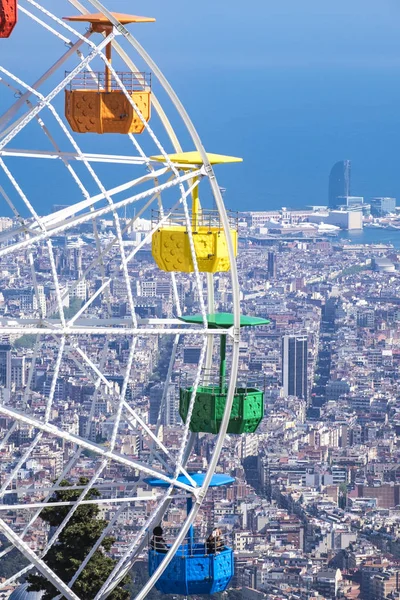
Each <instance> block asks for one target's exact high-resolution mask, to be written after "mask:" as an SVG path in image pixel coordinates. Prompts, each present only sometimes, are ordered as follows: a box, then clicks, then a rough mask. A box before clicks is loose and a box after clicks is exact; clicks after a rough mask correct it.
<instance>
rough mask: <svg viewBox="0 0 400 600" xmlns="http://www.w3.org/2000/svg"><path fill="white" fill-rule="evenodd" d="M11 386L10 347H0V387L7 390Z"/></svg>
mask: <svg viewBox="0 0 400 600" xmlns="http://www.w3.org/2000/svg"><path fill="white" fill-rule="evenodd" d="M10 385H11V346H10V345H9V344H1V345H0V386H4V387H5V388H7V389H9V388H10Z"/></svg>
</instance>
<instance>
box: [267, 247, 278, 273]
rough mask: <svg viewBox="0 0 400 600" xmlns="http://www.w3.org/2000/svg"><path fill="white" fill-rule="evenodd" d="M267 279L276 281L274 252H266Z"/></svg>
mask: <svg viewBox="0 0 400 600" xmlns="http://www.w3.org/2000/svg"><path fill="white" fill-rule="evenodd" d="M268 277H269V278H270V279H276V254H275V252H268Z"/></svg>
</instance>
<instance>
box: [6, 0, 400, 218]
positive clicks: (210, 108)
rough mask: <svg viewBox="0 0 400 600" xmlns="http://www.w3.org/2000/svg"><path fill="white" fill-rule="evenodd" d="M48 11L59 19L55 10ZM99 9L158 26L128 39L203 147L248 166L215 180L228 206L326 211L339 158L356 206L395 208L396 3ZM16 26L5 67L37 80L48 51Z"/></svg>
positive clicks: (281, 0)
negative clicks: (371, 202)
mask: <svg viewBox="0 0 400 600" xmlns="http://www.w3.org/2000/svg"><path fill="white" fill-rule="evenodd" d="M43 3H44V4H47V6H49V7H52V8H54V0H43ZM57 3H59V4H58V5H59V6H61V5H62V6H63V7H65V6H67V4H66V2H65V1H64V0H57ZM21 4H23V5H25V6H28V5H27V4H26V3H25V2H24V0H23V1H22V2H21ZM105 4H106V5H107V6H108V7H109V8H111V9H113V10H118V11H120V12H135V13H137V14H145V15H148V16H154V17H156V19H157V22H156V23H155V24H148V25H138V26H135V27H134V28H133V29H132V32H133V33H134V35H136V37H137V38H138V40H139V41H140V42H141V43H142V44H143V46H145V48H146V49H147V50H148V51H149V53H150V54H151V56H152V57H153V58H154V59H155V61H156V62H157V63H158V65H159V66H160V67H161V69H162V70H163V71H164V73H165V74H166V76H167V77H168V78H169V80H170V82H171V83H172V85H173V87H174V88H175V90H176V91H177V92H178V94H179V96H180V98H181V99H182V101H183V103H184V105H185V107H186V109H187V111H188V112H189V114H190V116H191V118H192V120H193V121H194V123H195V125H196V128H197V130H198V131H199V133H200V136H201V138H202V140H203V142H204V145H205V146H206V148H207V149H208V150H209V151H213V152H221V153H224V154H232V155H237V156H242V157H243V159H244V162H243V165H238V166H229V167H220V169H219V170H218V171H217V176H218V179H219V181H220V184H221V185H223V186H224V187H226V188H227V192H226V196H225V200H226V203H227V205H228V206H230V207H232V208H235V209H237V210H243V209H249V208H252V209H255V210H256V209H260V210H261V209H274V208H278V207H280V206H293V207H295V206H305V205H308V204H323V203H324V202H326V201H327V182H328V175H329V170H330V168H331V166H332V165H333V163H334V162H336V161H337V160H341V159H350V160H351V161H352V167H353V186H352V192H353V193H354V194H355V195H365V196H366V197H367V198H368V197H371V196H375V195H393V196H398V197H399V198H400V180H399V176H398V171H399V169H398V162H399V159H398V148H399V139H400V118H399V107H400V77H399V75H400V37H399V35H398V29H399V22H400V5H399V3H398V2H396V1H395V0H380V2H376V0H374V1H372V0H335V2H328V1H327V0H303V1H301V2H300V1H299V0H277V1H272V0H253V1H251V2H247V3H245V2H239V1H238V0H217V1H215V0H214V1H211V0H206V1H205V2H203V3H202V4H200V3H195V2H188V1H187V0H186V1H183V0H170V1H169V2H165V0H163V1H162V0H146V2H144V1H140V0H139V1H137V2H132V0H108V2H105ZM60 10H61V9H60ZM68 12H69V13H71V12H73V10H71V9H68ZM60 16H61V14H60ZM18 27H20V32H19V36H18V39H17V36H15V40H14V39H13V38H12V39H10V40H9V41H7V42H4V41H2V42H1V45H0V64H2V63H3V64H5V66H7V67H9V68H11V69H14V68H15V70H17V69H21V70H22V71H21V72H22V73H23V74H24V76H25V75H27V77H28V78H29V77H32V78H33V77H34V75H35V74H39V73H40V72H42V71H43V70H44V69H45V68H46V67H47V66H48V65H49V62H48V61H49V53H50V54H51V49H49V45H48V40H47V38H46V37H45V36H43V37H41V36H39V37H37V36H36V35H34V33H33V31H30V30H29V29H28V28H27V21H26V19H23V18H21V20H20V24H19V26H18ZM22 32H23V34H24V35H23V37H24V41H25V43H24V46H21V43H20V38H21V34H22ZM27 48H29V51H28V52H27ZM3 59H4V60H3ZM0 94H1V90H0ZM1 101H2V99H1V96H0V105H1ZM177 128H178V132H180V129H179V124H178V125H177ZM184 141H185V144H186V146H185V149H187V150H190V149H191V148H189V147H188V145H187V140H186V139H185V138H184Z"/></svg>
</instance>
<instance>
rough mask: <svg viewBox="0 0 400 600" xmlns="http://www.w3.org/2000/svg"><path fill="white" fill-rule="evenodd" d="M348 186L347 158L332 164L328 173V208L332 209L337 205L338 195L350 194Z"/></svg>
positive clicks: (349, 175) (349, 178)
mask: <svg viewBox="0 0 400 600" xmlns="http://www.w3.org/2000/svg"><path fill="white" fill-rule="evenodd" d="M350 188H351V162H350V161H349V160H340V161H339V162H337V163H335V164H334V165H333V167H332V170H331V172H330V175H329V191H328V200H329V208H331V209H334V208H337V207H338V206H339V204H340V201H339V200H338V197H339V196H342V197H343V196H350Z"/></svg>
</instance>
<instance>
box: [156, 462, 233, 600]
mask: <svg viewBox="0 0 400 600" xmlns="http://www.w3.org/2000/svg"><path fill="white" fill-rule="evenodd" d="M190 476H191V477H192V479H193V480H194V481H195V482H196V483H197V484H198V485H199V486H201V485H202V483H203V481H204V478H205V475H204V474H203V473H191V474H190ZM178 481H180V482H182V483H186V484H188V485H190V481H189V480H188V479H187V478H186V477H185V476H183V475H181V476H179V477H178ZM234 481H235V480H234V479H233V478H232V477H229V476H227V475H214V476H213V477H212V479H211V483H210V487H217V486H222V485H229V484H231V483H233V482H234ZM146 483H148V484H149V485H151V486H155V487H168V485H169V484H168V483H167V482H165V481H162V480H160V479H147V480H146ZM191 507H192V499H191V497H189V498H188V500H187V511H188V513H189V511H190V510H191ZM164 558H165V552H158V551H157V550H155V549H152V548H150V549H149V573H150V576H151V575H153V573H154V572H155V570H156V569H157V567H158V566H159V565H160V564H161V563H162V561H163V560H164ZM233 573H234V562H233V551H232V548H228V547H227V546H224V547H223V549H222V550H220V551H218V552H215V553H211V554H209V553H208V552H207V544H206V542H203V543H199V542H197V541H195V537H194V530H193V527H191V528H190V530H189V537H188V539H187V541H186V543H185V544H182V545H181V546H180V547H179V548H178V551H177V552H176V554H175V556H174V557H173V559H172V560H171V562H170V563H169V565H168V566H167V568H166V569H165V571H164V573H163V574H162V575H161V577H160V578H159V579H158V581H157V583H156V584H155V587H156V589H157V590H158V591H159V592H162V593H163V594H180V595H184V596H188V595H191V594H215V593H216V592H223V591H225V590H226V588H227V587H228V585H229V582H230V580H231V579H232V577H233Z"/></svg>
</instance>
